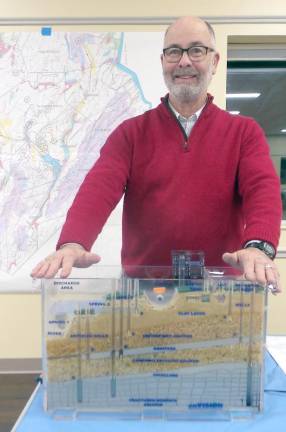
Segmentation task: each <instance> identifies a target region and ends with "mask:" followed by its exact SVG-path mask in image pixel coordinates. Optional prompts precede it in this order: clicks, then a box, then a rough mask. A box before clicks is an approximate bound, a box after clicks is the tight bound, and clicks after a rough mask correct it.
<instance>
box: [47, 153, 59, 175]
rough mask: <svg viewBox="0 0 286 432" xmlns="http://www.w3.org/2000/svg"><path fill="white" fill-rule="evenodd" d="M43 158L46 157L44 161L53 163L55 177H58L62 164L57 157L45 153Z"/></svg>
mask: <svg viewBox="0 0 286 432" xmlns="http://www.w3.org/2000/svg"><path fill="white" fill-rule="evenodd" d="M42 158H43V159H44V161H45V162H46V163H47V164H49V165H51V167H52V168H53V173H54V177H56V178H57V177H58V175H59V174H60V171H61V168H62V167H61V164H60V163H59V161H58V160H57V159H54V158H52V157H51V156H50V155H48V154H45V155H44V156H42Z"/></svg>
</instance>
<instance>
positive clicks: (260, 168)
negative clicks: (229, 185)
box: [238, 120, 282, 248]
mask: <svg viewBox="0 0 286 432" xmlns="http://www.w3.org/2000/svg"><path fill="white" fill-rule="evenodd" d="M238 175H239V177H238V180H239V192H240V195H241V196H242V200H243V214H244V221H245V229H244V237H243V244H242V246H243V245H244V244H245V243H246V242H247V241H249V240H253V239H259V240H264V241H268V242H270V243H271V244H272V245H273V246H274V247H275V248H277V246H278V241H279V236H280V224H281V217H282V203H281V196H280V181H279V178H278V176H277V174H276V171H275V168H274V165H273V163H272V160H271V157H270V154H269V146H268V144H267V142H266V139H265V136H264V132H263V131H262V129H261V128H260V126H258V124H257V123H256V122H254V121H253V120H249V121H248V122H247V125H246V127H245V129H244V131H243V133H242V143H241V156H240V163H239V173H238Z"/></svg>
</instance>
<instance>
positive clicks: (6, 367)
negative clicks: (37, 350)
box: [0, 358, 42, 374]
mask: <svg viewBox="0 0 286 432" xmlns="http://www.w3.org/2000/svg"><path fill="white" fill-rule="evenodd" d="M41 371H42V359H41V358H25V359H0V374H1V373H41Z"/></svg>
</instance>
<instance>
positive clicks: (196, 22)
mask: <svg viewBox="0 0 286 432" xmlns="http://www.w3.org/2000/svg"><path fill="white" fill-rule="evenodd" d="M190 31H192V32H195V33H196V34H198V35H199V34H201V35H202V36H201V37H203V38H206V37H207V38H209V40H210V43H211V47H212V48H215V32H214V29H213V27H212V26H211V25H210V23H208V22H207V21H204V20H202V19H201V18H198V17H193V16H187V17H181V18H178V19H176V21H174V22H173V23H172V24H170V25H169V27H168V28H167V30H166V32H165V38H164V47H166V46H167V44H168V41H169V39H173V37H174V35H175V36H176V37H177V35H178V34H184V33H188V32H190Z"/></svg>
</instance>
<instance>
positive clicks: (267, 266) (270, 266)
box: [265, 264, 273, 268]
mask: <svg viewBox="0 0 286 432" xmlns="http://www.w3.org/2000/svg"><path fill="white" fill-rule="evenodd" d="M265 268H273V266H272V265H271V264H265Z"/></svg>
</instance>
